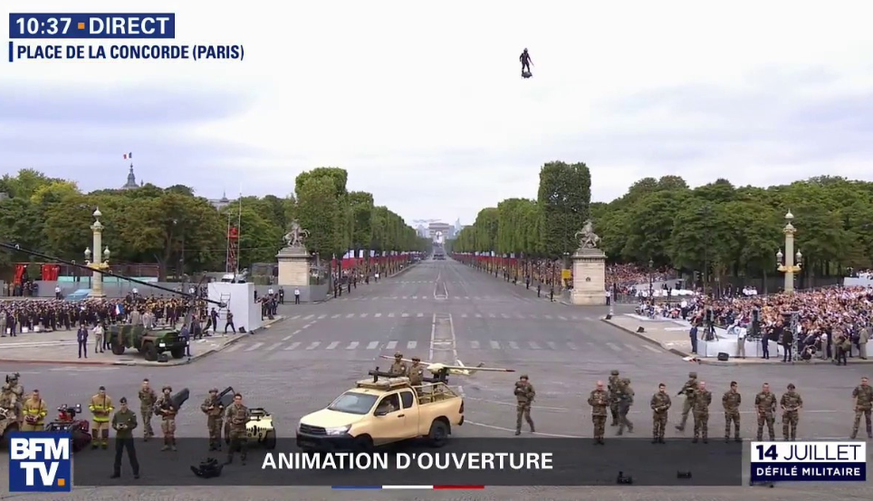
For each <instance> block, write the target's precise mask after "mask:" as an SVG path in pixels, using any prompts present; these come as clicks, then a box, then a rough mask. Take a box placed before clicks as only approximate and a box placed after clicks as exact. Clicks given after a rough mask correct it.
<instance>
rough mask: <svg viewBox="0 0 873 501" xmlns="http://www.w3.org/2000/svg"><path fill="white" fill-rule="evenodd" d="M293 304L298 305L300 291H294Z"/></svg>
mask: <svg viewBox="0 0 873 501" xmlns="http://www.w3.org/2000/svg"><path fill="white" fill-rule="evenodd" d="M294 304H300V289H294Z"/></svg>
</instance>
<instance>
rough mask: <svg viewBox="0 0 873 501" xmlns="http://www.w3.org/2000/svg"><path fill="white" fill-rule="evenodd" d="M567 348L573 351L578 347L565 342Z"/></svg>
mask: <svg viewBox="0 0 873 501" xmlns="http://www.w3.org/2000/svg"><path fill="white" fill-rule="evenodd" d="M567 348H570V349H571V350H573V351H576V350H578V349H579V348H578V347H577V346H576V345H575V344H573V343H567Z"/></svg>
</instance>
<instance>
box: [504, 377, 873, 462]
mask: <svg viewBox="0 0 873 501" xmlns="http://www.w3.org/2000/svg"><path fill="white" fill-rule="evenodd" d="M677 395H678V396H684V397H685V400H684V402H683V404H682V419H681V421H680V423H679V424H678V425H676V429H677V430H679V431H684V430H685V425H686V423H687V421H688V415H689V414H691V415H692V416H693V418H694V438H693V440H692V442H694V443H697V442H698V440H701V439H702V440H703V443H707V442H708V441H709V407H710V405H711V404H712V392H710V391H709V390H707V389H706V383H705V382H703V381H698V378H697V373H696V372H690V373H689V374H688V381H686V382H685V384H684V385H683V386H682V389H681V390H679V393H678V394H677ZM633 396H634V392H633V389H632V388H631V387H630V379H628V378H621V377H620V374H619V371H617V370H613V371H612V372H611V374H610V376H609V380H608V386H607V388H606V389H604V384H603V381H598V382H597V386H596V388H595V389H594V390H593V391H592V392H591V394H590V395H589V397H588V405H590V406H591V409H592V411H591V416H592V421H593V423H594V442H595V444H600V445H602V444H603V443H604V440H603V439H604V435H605V432H606V420H607V418H608V413H607V409H609V411H610V412H611V414H612V426H618V427H619V430H618V433H617V435H622V434H623V432H624V428H625V427H627V428H628V431H629V432H632V431H633V423H631V422H630V421H629V420H628V419H627V414H628V411H629V410H630V406H631V405H632V404H633ZM852 398H853V400H854V411H855V420H854V423H853V425H852V434H851V436H850V439H852V440H854V439H855V438H856V437H857V435H858V428H859V425H860V422H861V417H862V416H863V417H864V420H865V422H866V427H867V436H868V437H869V438H873V423H871V413H873V387H871V386H870V384H869V379H868V378H866V377H862V378H861V383H860V384H859V385H858V386H857V387H855V389H854V390H853V391H852ZM777 403H778V406H779V407H780V408H781V409H782V437H783V439H785V440H797V424H798V422H799V421H800V410H801V409H802V408H803V398H802V397H801V396H800V393H798V392H797V388H796V387H795V385H794V384H793V383H791V384H789V385H788V386H787V391H786V392H785V393H784V394H783V395H782V397H781V398H779V399H778V400H777V397H776V395H775V394H773V393H772V392H771V391H770V385H769V384H768V383H764V384H763V386H762V387H761V391H760V392H759V393H758V394H757V395H755V403H754V406H755V410H756V414H757V425H758V428H757V440H758V441H762V440H763V435H764V426H766V427H767V434H768V435H769V440H771V441H772V440H775V438H774V436H775V432H774V424H775V420H776V419H775V415H776V412H777ZM741 404H742V395H740V393H739V390H738V385H737V382H736V381H732V382H731V383H730V389H729V390H728V391H727V392H725V394H724V395H723V396H722V407H723V408H724V417H725V427H724V440H725V442H730V439H731V433H730V432H731V425H733V431H734V440H735V441H737V442H741V441H742V440H741V439H740V410H739V409H740V405H741ZM672 405H673V404H672V401H671V399H670V395H669V394H668V393H667V385H665V384H664V383H661V384H659V385H658V391H657V392H656V393H655V394H654V395H653V396H652V399H651V401H650V407H651V410H652V443H661V444H663V443H664V433H665V431H666V425H667V416H668V411H669V410H670V407H671V406H672ZM528 413H529V410H528ZM528 415H529V414H528ZM520 423H521V414H519V425H518V427H519V429H520V427H521V424H520ZM531 431H533V424H532V423H531ZM516 434H518V433H516Z"/></svg>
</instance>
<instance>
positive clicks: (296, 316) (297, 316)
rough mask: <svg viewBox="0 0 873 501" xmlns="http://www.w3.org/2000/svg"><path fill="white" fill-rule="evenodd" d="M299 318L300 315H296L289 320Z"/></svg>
mask: <svg viewBox="0 0 873 501" xmlns="http://www.w3.org/2000/svg"><path fill="white" fill-rule="evenodd" d="M298 318H300V315H294V316H293V317H291V318H290V319H289V320H297V319H298Z"/></svg>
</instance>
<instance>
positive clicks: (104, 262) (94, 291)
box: [85, 209, 110, 298]
mask: <svg viewBox="0 0 873 501" xmlns="http://www.w3.org/2000/svg"><path fill="white" fill-rule="evenodd" d="M93 216H94V223H93V224H92V225H91V232H92V233H93V235H94V239H93V242H92V245H93V247H94V252H93V254H94V261H93V262H92V261H91V254H92V252H91V249H90V248H86V249H85V266H87V267H89V268H91V269H92V270H94V271H93V280H92V281H91V292H90V293H89V294H88V297H95V298H104V297H106V294H105V293H104V292H103V272H104V271H106V270H107V269H109V256H110V252H109V247H106V248H105V249H104V250H103V254H102V256H101V254H100V249H101V248H102V247H103V228H104V226H103V223H101V222H100V217H102V216H103V213H101V212H100V209H97V210H95V211H94V214H93Z"/></svg>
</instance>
